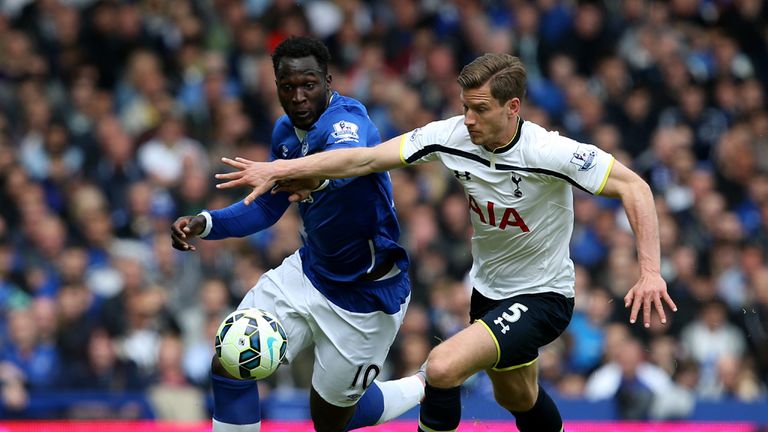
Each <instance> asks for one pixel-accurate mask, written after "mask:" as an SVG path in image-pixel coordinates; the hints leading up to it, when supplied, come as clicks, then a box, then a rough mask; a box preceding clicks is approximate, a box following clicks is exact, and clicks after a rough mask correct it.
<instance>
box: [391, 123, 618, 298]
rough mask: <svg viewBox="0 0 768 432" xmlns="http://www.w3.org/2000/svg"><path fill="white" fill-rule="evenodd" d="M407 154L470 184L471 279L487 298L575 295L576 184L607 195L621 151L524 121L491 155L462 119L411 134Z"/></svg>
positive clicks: (403, 152)
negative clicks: (572, 241) (572, 242)
mask: <svg viewBox="0 0 768 432" xmlns="http://www.w3.org/2000/svg"><path fill="white" fill-rule="evenodd" d="M400 158H401V159H402V160H403V162H404V163H406V164H418V163H424V162H429V161H434V160H438V159H439V160H440V161H441V162H442V163H443V164H444V165H445V166H446V167H447V168H448V169H449V170H451V171H452V172H453V174H454V176H455V177H456V178H457V179H458V180H459V182H461V184H462V185H463V186H464V191H465V192H466V194H467V199H468V201H469V213H470V219H471V220H472V226H473V228H474V234H473V236H472V257H473V263H472V270H471V271H470V278H471V281H472V284H473V286H474V288H475V289H477V290H478V291H479V292H480V293H481V294H482V295H484V296H485V297H488V298H490V299H494V300H500V299H503V298H507V297H512V296H515V295H519V294H533V293H541V292H557V293H561V294H563V295H565V296H566V297H573V296H574V289H573V285H574V271H573V262H572V261H571V258H570V254H569V243H570V239H571V233H572V232H573V191H572V189H571V187H572V186H575V187H578V188H579V189H583V190H585V191H587V192H589V193H592V194H599V193H600V192H601V191H602V189H603V186H605V182H606V181H607V179H608V174H609V173H610V172H611V167H612V166H613V161H614V159H613V156H611V155H610V154H608V153H606V152H604V151H602V150H600V149H599V148H597V147H595V146H593V145H590V144H583V143H579V142H577V141H574V140H572V139H569V138H565V137H562V136H560V135H559V134H558V133H557V132H550V131H547V130H545V129H544V128H542V127H541V126H539V125H537V124H534V123H531V122H529V121H523V120H522V119H520V120H519V124H518V131H517V134H516V135H515V137H514V139H513V140H512V141H511V142H510V143H509V144H508V145H506V146H504V147H502V148H499V149H496V150H495V151H492V152H491V151H488V150H486V149H485V148H483V147H482V146H478V145H475V144H473V143H472V141H470V137H469V132H468V131H467V128H466V126H464V116H457V117H453V118H450V119H447V120H441V121H436V122H432V123H429V124H428V125H426V126H424V127H422V128H418V129H415V130H413V131H411V132H408V133H407V134H405V135H404V136H403V139H402V142H401V144H400Z"/></svg>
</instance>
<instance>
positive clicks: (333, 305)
mask: <svg viewBox="0 0 768 432" xmlns="http://www.w3.org/2000/svg"><path fill="white" fill-rule="evenodd" d="M272 60H273V66H274V70H275V76H276V85H277V95H278V98H279V100H280V103H281V105H282V107H283V109H284V110H285V115H284V116H282V117H281V118H280V119H278V120H277V122H276V124H275V127H274V130H273V133H272V144H271V152H272V155H271V157H272V159H292V158H298V157H302V156H305V155H308V154H312V153H316V152H322V151H326V150H330V149H338V148H348V147H373V146H375V145H376V144H378V143H379V142H380V141H381V139H380V136H379V132H378V130H377V129H376V127H375V126H374V124H373V123H372V122H371V120H370V118H369V117H368V113H367V111H366V109H365V107H364V106H363V105H362V104H361V103H360V102H358V101H357V100H355V99H351V98H348V97H344V96H341V95H339V94H338V93H336V92H334V91H332V90H331V75H329V74H328V61H329V60H330V54H329V52H328V49H327V48H326V47H325V45H323V44H322V43H321V42H319V41H317V40H315V39H311V38H307V37H292V38H289V39H287V40H285V41H284V42H282V43H281V44H280V45H279V46H278V47H277V48H276V49H275V52H274V53H273V56H272ZM304 182H309V183H311V184H309V183H306V184H297V185H293V186H294V187H296V188H299V189H311V190H312V193H311V194H310V196H309V198H307V199H305V200H303V201H301V202H299V204H298V206H299V212H300V215H301V218H302V220H303V224H304V233H303V234H302V240H303V246H302V247H301V248H300V249H299V250H298V251H296V252H295V253H294V254H292V255H291V256H289V257H288V258H286V259H285V260H284V261H283V263H282V264H281V265H280V266H278V267H277V268H275V269H272V270H270V271H268V272H266V273H265V274H264V275H263V276H262V277H261V278H260V279H259V281H258V282H257V284H256V286H254V287H253V288H252V289H251V290H250V291H249V292H248V293H247V294H246V296H245V297H244V298H243V300H242V302H241V303H240V306H239V307H238V308H239V309H242V308H247V307H258V308H260V309H264V310H267V311H269V312H272V313H273V314H275V315H276V316H277V317H278V318H279V319H280V321H281V322H282V323H283V325H284V327H285V330H286V332H287V338H288V350H287V354H286V358H287V359H288V361H289V362H290V361H291V360H292V359H293V358H295V356H296V355H297V354H298V353H299V352H300V351H302V350H303V349H304V348H306V347H308V346H311V345H312V346H314V354H315V363H314V369H313V372H312V389H311V392H310V411H311V416H312V421H313V423H314V427H315V430H317V431H343V430H350V429H355V428H359V427H364V426H371V425H374V424H379V423H383V422H385V421H387V420H390V419H392V418H395V417H397V416H399V415H400V414H402V413H404V412H405V411H407V410H408V409H410V408H412V407H413V406H415V405H416V404H418V402H419V401H420V400H421V399H422V397H423V395H424V378H423V375H422V373H417V374H416V375H412V376H409V377H405V378H402V379H399V380H393V381H386V382H380V381H375V378H376V377H377V375H378V374H379V373H380V371H381V369H382V367H383V364H384V361H385V359H386V357H387V353H388V352H389V348H390V346H391V344H392V342H393V341H394V339H395V336H396V334H397V331H398V329H399V327H400V325H401V323H402V321H403V317H404V315H405V311H406V308H407V306H408V302H409V300H410V282H409V279H408V275H407V270H408V257H407V255H406V252H405V250H404V249H403V248H402V247H401V246H400V245H399V244H398V238H399V236H400V227H399V224H398V221H397V217H396V214H395V209H394V207H393V206H394V203H393V198H392V184H391V182H390V180H389V176H388V174H386V173H377V174H370V175H366V176H360V177H353V178H345V179H338V180H326V181H316V180H311V179H310V180H305V181H304ZM290 204H291V200H289V193H285V192H283V193H277V194H265V195H263V196H261V197H259V198H258V199H257V200H255V201H254V202H253V203H251V204H250V205H245V204H244V203H243V202H238V203H235V204H232V205H230V206H229V207H227V208H224V209H220V210H212V211H203V212H202V213H200V214H199V215H194V216H183V217H181V218H179V219H177V220H176V221H175V222H174V223H173V225H172V227H171V231H172V241H173V246H174V247H175V248H176V249H179V250H182V251H194V250H195V246H194V245H193V244H192V243H190V240H191V239H193V238H194V237H200V238H204V239H207V240H215V239H222V238H227V237H242V236H246V235H249V234H253V233H255V232H258V231H261V230H263V229H266V228H268V227H270V226H271V225H272V224H274V223H275V222H276V221H277V220H278V219H279V218H280V217H281V216H282V215H283V213H284V212H285V211H286V210H287V209H288V207H289V205H290ZM211 373H212V386H213V395H214V414H213V430H214V431H215V432H253V431H258V430H259V429H260V425H261V423H260V421H261V417H260V412H259V411H260V410H259V393H258V387H257V383H256V382H255V381H245V380H238V379H235V377H232V376H230V375H229V374H227V372H226V371H224V368H223V367H222V366H221V364H220V363H219V361H218V358H217V357H216V356H214V359H213V363H212V371H211Z"/></svg>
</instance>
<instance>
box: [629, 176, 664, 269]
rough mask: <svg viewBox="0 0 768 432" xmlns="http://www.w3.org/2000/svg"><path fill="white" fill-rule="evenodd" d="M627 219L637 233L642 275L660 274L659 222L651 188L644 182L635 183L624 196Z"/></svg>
mask: <svg viewBox="0 0 768 432" xmlns="http://www.w3.org/2000/svg"><path fill="white" fill-rule="evenodd" d="M622 203H623V204H624V209H625V210H626V212H627V218H628V219H629V223H630V225H631V226H632V231H634V233H635V241H636V243H637V256H638V262H639V264H640V271H641V272H642V273H657V274H658V273H659V272H660V271H661V269H660V268H661V264H660V255H661V252H660V246H659V222H658V217H657V216H656V207H655V205H654V202H653V194H652V193H651V188H650V187H649V186H648V184H647V183H645V182H644V181H637V182H634V184H633V185H632V187H630V188H628V189H627V192H626V193H625V194H623V195H622Z"/></svg>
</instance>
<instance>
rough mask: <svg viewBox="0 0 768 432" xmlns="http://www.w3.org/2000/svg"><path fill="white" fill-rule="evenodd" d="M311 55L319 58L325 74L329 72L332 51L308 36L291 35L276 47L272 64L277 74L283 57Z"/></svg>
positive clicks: (318, 62) (319, 63) (318, 60)
mask: <svg viewBox="0 0 768 432" xmlns="http://www.w3.org/2000/svg"><path fill="white" fill-rule="evenodd" d="M310 56H311V57H314V58H315V60H317V64H318V65H319V66H320V69H321V70H322V71H323V73H324V74H327V73H328V62H330V61H331V53H330V51H328V47H326V46H325V44H324V43H322V42H320V41H319V40H317V39H314V38H311V37H306V36H291V37H289V38H288V39H286V40H284V41H282V42H280V45H278V46H277V48H275V52H274V53H272V66H273V67H274V68H275V75H277V68H278V66H280V60H282V59H283V57H288V58H302V57H310Z"/></svg>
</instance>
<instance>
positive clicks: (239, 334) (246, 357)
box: [214, 308, 288, 380]
mask: <svg viewBox="0 0 768 432" xmlns="http://www.w3.org/2000/svg"><path fill="white" fill-rule="evenodd" d="M287 345H288V340H287V338H286V336H285V329H284V328H283V325H282V324H281V323H280V321H278V320H277V318H275V316H274V315H272V314H271V313H269V312H266V311H263V310H261V309H256V308H250V309H240V310H236V311H234V312H232V313H231V314H229V315H228V316H227V317H226V318H224V321H222V323H221V325H219V329H218V330H217V331H216V340H215V343H214V347H215V349H216V355H217V356H218V357H219V360H220V361H221V364H222V365H223V366H224V369H226V371H227V372H229V373H230V374H231V375H232V376H234V377H235V378H239V379H243V380H248V379H256V380H259V379H263V378H266V377H268V376H270V375H272V374H273V373H274V372H275V371H276V370H277V368H278V366H280V363H281V362H282V361H283V359H284V358H285V350H286V347H287Z"/></svg>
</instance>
